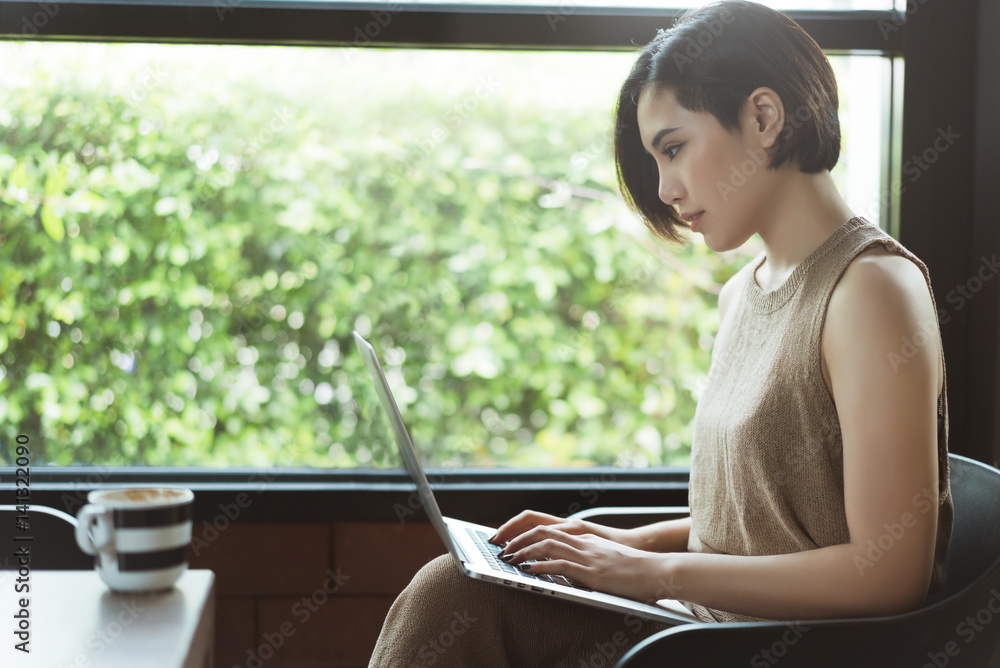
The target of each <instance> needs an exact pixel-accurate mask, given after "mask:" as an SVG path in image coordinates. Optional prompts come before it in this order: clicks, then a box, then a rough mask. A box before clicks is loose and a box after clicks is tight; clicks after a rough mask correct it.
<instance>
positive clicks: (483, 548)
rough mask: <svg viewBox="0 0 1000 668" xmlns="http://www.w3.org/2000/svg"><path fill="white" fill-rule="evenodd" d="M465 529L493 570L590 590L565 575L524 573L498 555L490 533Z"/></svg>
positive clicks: (498, 547)
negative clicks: (490, 538) (490, 539)
mask: <svg viewBox="0 0 1000 668" xmlns="http://www.w3.org/2000/svg"><path fill="white" fill-rule="evenodd" d="M466 531H467V532H468V534H469V536H470V537H471V538H472V542H473V543H475V545H476V547H478V548H479V553H480V554H482V555H483V558H484V559H485V560H486V563H488V564H489V565H490V568H492V569H493V570H495V571H501V572H503V573H509V574H511V575H515V576H520V577H523V578H527V579H529V580H542V581H544V582H551V583H553V584H561V585H565V586H567V587H573V588H574V589H580V590H583V591H591V590H590V589H588V588H587V587H584V586H583V585H582V584H580V583H579V582H574V581H573V580H570V579H569V578H568V577H566V576H565V575H549V574H548V573H526V572H524V571H522V570H521V569H520V568H517V567H516V566H511V565H510V564H508V563H507V562H506V561H504V560H503V559H501V558H500V557H498V556H497V555H498V554H500V550H501V547H500V546H499V545H494V544H493V543H491V542H490V541H489V540H488V539H489V537H490V535H491V534H489V533H487V532H485V531H480V530H478V529H471V528H468V527H466ZM525 563H529V564H530V563H534V560H530V561H527V562H525Z"/></svg>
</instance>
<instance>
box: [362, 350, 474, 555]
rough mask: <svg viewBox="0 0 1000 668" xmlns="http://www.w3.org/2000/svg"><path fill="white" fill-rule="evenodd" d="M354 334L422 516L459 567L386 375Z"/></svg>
mask: <svg viewBox="0 0 1000 668" xmlns="http://www.w3.org/2000/svg"><path fill="white" fill-rule="evenodd" d="M353 334H354V342H355V343H356V344H357V346H358V351H360V352H361V358H362V359H363V360H364V361H365V368H366V369H368V377H369V378H371V381H372V385H374V386H375V393H376V394H377V395H378V398H379V402H380V403H381V404H382V408H383V409H384V410H385V414H386V417H388V418H389V425H390V426H391V427H392V433H393V435H394V436H395V437H396V445H397V446H398V447H399V454H400V455H401V456H402V457H403V465H404V466H406V470H407V471H409V472H410V477H411V478H412V479H413V482H414V483H416V485H417V494H418V495H419V496H420V501H421V504H422V505H423V508H424V512H426V513H427V518H428V519H429V520H430V521H431V524H433V525H434V528H435V529H436V530H437V532H438V535H440V536H441V540H442V541H443V542H444V544H445V547H447V548H448V552H450V553H451V556H452V557H453V558H454V559H455V562H456V563H459V564H461V563H464V562H465V561H466V559H465V558H464V556H463V555H462V554H461V550H459V549H458V546H456V545H455V541H454V540H452V538H451V534H450V533H449V532H448V527H447V525H446V524H445V522H444V516H443V515H442V514H441V509H440V508H439V507H438V504H437V501H436V500H435V499H434V494H432V493H431V485H430V483H429V482H428V481H427V476H426V475H424V469H423V466H421V465H420V458H419V457H418V456H417V449H416V448H415V447H413V441H412V440H411V439H410V434H409V432H408V431H406V425H405V424H403V416H402V415H401V414H400V412H399V408H398V407H397V406H396V399H395V397H393V395H392V390H390V389H389V382H388V381H387V380H386V378H385V374H384V373H382V365H381V364H379V361H378V356H377V355H376V354H375V349H374V348H373V347H372V345H371V344H370V343H368V342H367V341H366V340H365V339H364V338H363V337H362V336H361V335H360V334H358V333H357V332H353Z"/></svg>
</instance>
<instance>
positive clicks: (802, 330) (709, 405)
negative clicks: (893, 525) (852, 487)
mask: <svg viewBox="0 0 1000 668" xmlns="http://www.w3.org/2000/svg"><path fill="white" fill-rule="evenodd" d="M873 246H883V247H884V248H886V249H887V250H889V251H891V252H892V253H893V254H897V255H902V256H903V257H906V258H908V259H909V260H911V261H912V262H914V263H915V264H916V265H917V266H918V267H920V270H921V271H922V272H923V274H924V278H925V279H927V288H928V290H930V289H931V282H930V275H929V274H928V271H927V267H926V266H925V265H924V263H923V262H921V261H920V260H919V259H918V258H917V257H916V256H915V255H913V254H912V253H910V251H908V250H907V249H906V248H905V247H903V246H902V245H901V244H900V243H899V242H897V241H896V240H895V239H893V238H892V237H891V236H889V235H888V234H887V233H886V232H884V231H883V230H881V229H880V228H879V227H878V226H876V225H873V224H872V223H870V222H868V221H867V220H865V219H864V218H852V219H851V220H849V221H848V222H847V223H845V224H844V225H842V226H841V227H840V228H838V229H837V230H836V231H835V232H834V233H833V234H832V235H831V236H830V237H829V238H828V239H827V240H826V241H825V242H824V243H823V244H822V245H821V246H820V247H819V248H817V249H816V250H815V251H813V253H812V254H811V255H810V256H809V257H807V258H806V259H805V260H803V261H802V263H801V264H799V265H798V266H797V267H796V268H795V269H794V270H793V272H792V274H791V275H790V276H789V277H788V280H786V281H785V283H784V284H783V285H782V286H781V287H779V288H778V289H776V290H773V291H771V292H764V291H762V290H761V289H760V287H759V286H758V285H757V283H756V281H755V280H754V272H755V271H756V270H757V268H758V267H759V266H760V265H761V264H763V262H764V259H765V256H764V254H763V253H761V254H760V255H758V256H757V257H756V258H755V259H754V260H752V261H751V262H750V263H748V264H747V265H746V266H745V267H743V268H742V269H741V270H740V271H739V272H738V273H737V275H736V276H735V277H734V278H733V281H735V283H736V285H734V286H733V287H734V289H735V291H736V294H738V295H739V298H738V299H735V300H734V301H733V303H732V305H731V306H730V307H729V309H728V310H727V313H726V320H725V322H723V323H721V324H720V327H719V334H718V337H717V339H716V342H715V347H714V349H713V351H712V366H711V369H710V371H709V375H708V383H707V385H706V387H705V390H704V392H703V394H702V397H701V399H700V401H699V402H698V407H697V409H696V411H695V419H694V441H693V444H692V450H691V482H690V491H689V504H690V507H691V534H690V537H689V539H688V551H690V552H712V553H722V554H736V555H744V556H751V555H769V554H786V553H790V552H799V551H802V550H811V549H814V548H819V547H826V546H830V545H838V544H841V543H847V542H849V541H850V534H849V532H848V527H847V519H846V513H845V508H844V473H843V450H842V448H843V443H842V441H841V434H840V423H839V420H838V418H837V411H836V408H835V407H834V404H833V400H832V398H831V397H830V393H829V390H828V389H827V387H826V384H825V383H824V382H823V373H822V370H821V367H820V359H821V352H820V334H821V332H822V328H823V322H824V320H825V318H826V310H827V306H828V304H829V301H830V295H831V294H832V292H833V288H834V286H835V285H836V284H837V281H838V280H839V279H840V277H841V276H842V275H843V273H844V271H845V270H846V269H847V267H848V265H849V264H850V263H851V261H852V260H853V259H854V258H855V257H857V255H858V254H859V253H861V252H863V251H865V250H867V249H870V248H871V247H873ZM931 301H932V303H934V295H933V292H932V293H931ZM934 309H935V313H937V304H936V303H934ZM935 318H936V316H935ZM929 334H931V335H934V336H938V337H939V336H940V332H939V327H938V329H936V330H935V331H934V332H933V333H929ZM941 362H942V365H943V364H944V359H943V357H942V360H941ZM945 380H946V379H945ZM946 393H947V384H946V383H945V385H944V386H943V388H942V393H941V395H940V396H939V397H938V425H939V438H938V472H939V490H942V491H941V494H940V496H939V509H938V513H939V514H938V536H937V543H936V546H935V552H934V573H933V576H932V580H931V588H930V589H931V591H932V592H933V591H937V590H938V589H940V588H941V587H942V586H943V584H944V578H945V573H946V571H945V563H946V558H947V552H948V544H949V542H950V539H951V530H952V523H953V517H954V509H953V506H952V500H951V487H950V484H949V476H948V404H947V397H946ZM684 605H685V606H686V607H687V608H688V609H690V610H691V611H692V612H693V613H694V614H695V615H696V616H697V617H698V618H699V619H701V620H702V621H705V622H731V621H765V620H764V619H763V618H760V617H753V616H749V615H738V614H733V613H729V612H725V611H722V610H716V609H713V608H707V607H705V606H701V605H697V604H693V603H688V602H685V603H684Z"/></svg>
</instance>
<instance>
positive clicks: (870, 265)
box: [830, 246, 934, 318]
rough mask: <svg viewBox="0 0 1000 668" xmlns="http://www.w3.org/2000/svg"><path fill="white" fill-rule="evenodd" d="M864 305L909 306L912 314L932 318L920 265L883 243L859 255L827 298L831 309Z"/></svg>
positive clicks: (932, 311)
mask: <svg viewBox="0 0 1000 668" xmlns="http://www.w3.org/2000/svg"><path fill="white" fill-rule="evenodd" d="M835 302H836V303H835ZM865 304H869V305H872V306H877V305H879V304H881V306H882V307H893V306H900V307H903V308H904V309H905V308H909V309H912V310H913V311H912V313H911V315H914V316H917V317H918V318H920V317H927V316H930V317H934V308H933V304H932V303H931V299H930V291H929V290H928V289H927V281H926V279H924V274H923V272H922V271H920V267H918V266H917V265H916V264H914V263H913V262H911V261H910V260H908V259H907V258H905V257H903V256H902V255H897V254H895V253H892V252H890V251H889V250H887V249H886V248H885V247H883V246H876V247H874V248H869V249H868V250H866V251H864V252H863V253H860V254H858V256H857V257H855V258H854V260H853V261H852V262H851V264H850V265H848V267H847V270H846V271H845V272H844V275H843V276H842V277H841V279H840V281H839V282H838V283H837V285H836V287H835V288H834V290H833V294H832V295H831V297H830V308H836V309H841V310H843V309H846V308H852V305H858V306H860V308H864V305H865ZM855 308H856V307H855Z"/></svg>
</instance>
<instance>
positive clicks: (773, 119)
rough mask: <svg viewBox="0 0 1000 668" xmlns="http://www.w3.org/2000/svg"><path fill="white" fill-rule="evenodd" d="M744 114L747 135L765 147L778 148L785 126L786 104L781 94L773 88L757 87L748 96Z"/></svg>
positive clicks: (744, 126) (742, 119)
mask: <svg viewBox="0 0 1000 668" xmlns="http://www.w3.org/2000/svg"><path fill="white" fill-rule="evenodd" d="M742 116H743V117H742V118H741V119H740V120H741V121H742V123H743V128H744V134H745V136H747V137H748V138H750V139H752V140H753V142H754V143H755V144H756V145H757V146H759V147H761V148H763V149H769V150H774V149H775V148H777V142H778V137H779V136H780V135H781V131H782V129H784V127H785V105H784V103H782V101H781V96H780V95H778V94H777V93H776V92H774V90H773V89H771V88H767V87H761V88H757V89H756V90H754V91H753V92H752V93H750V95H749V96H748V97H747V100H746V103H745V104H744V105H743V111H742Z"/></svg>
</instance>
